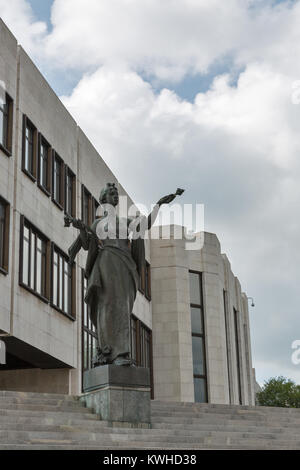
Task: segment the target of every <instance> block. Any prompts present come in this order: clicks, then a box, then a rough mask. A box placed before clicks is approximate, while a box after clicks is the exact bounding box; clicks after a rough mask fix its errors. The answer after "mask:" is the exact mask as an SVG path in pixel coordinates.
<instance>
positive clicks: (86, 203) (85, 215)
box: [81, 185, 92, 225]
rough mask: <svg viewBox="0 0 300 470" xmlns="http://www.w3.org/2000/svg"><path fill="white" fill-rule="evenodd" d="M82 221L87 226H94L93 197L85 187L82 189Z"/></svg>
mask: <svg viewBox="0 0 300 470" xmlns="http://www.w3.org/2000/svg"><path fill="white" fill-rule="evenodd" d="M81 219H82V221H83V222H84V223H85V224H86V225H91V224H92V195H91V193H90V192H89V190H88V189H86V187H85V186H84V185H82V188H81Z"/></svg>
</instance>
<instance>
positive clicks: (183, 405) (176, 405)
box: [151, 400, 300, 415]
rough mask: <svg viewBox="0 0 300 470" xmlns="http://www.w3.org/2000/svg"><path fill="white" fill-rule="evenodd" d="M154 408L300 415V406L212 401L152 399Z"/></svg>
mask: <svg viewBox="0 0 300 470" xmlns="http://www.w3.org/2000/svg"><path fill="white" fill-rule="evenodd" d="M151 407H152V409H156V408H163V409H165V410H166V409H170V410H176V409H184V410H186V411H188V410H189V409H192V410H205V409H208V410H210V411H212V412H213V411H214V410H222V411H226V410H227V411H228V412H231V411H235V410H238V411H243V410H245V411H247V410H248V411H258V410H260V411H263V412H268V411H270V412H274V413H293V414H299V415H300V408H283V407H274V406H250V405H223V404H212V403H191V402H163V401H160V400H151Z"/></svg>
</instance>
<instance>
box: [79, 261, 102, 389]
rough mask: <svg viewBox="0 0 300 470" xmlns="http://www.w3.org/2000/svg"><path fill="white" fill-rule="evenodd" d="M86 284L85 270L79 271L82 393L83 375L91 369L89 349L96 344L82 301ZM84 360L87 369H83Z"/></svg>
mask: <svg viewBox="0 0 300 470" xmlns="http://www.w3.org/2000/svg"><path fill="white" fill-rule="evenodd" d="M86 282H87V278H86V276H85V270H84V269H83V268H82V269H81V317H82V318H81V324H82V334H81V371H82V391H84V390H83V373H84V372H85V371H86V370H89V369H90V368H92V360H93V354H92V348H91V347H90V346H91V345H92V343H93V341H95V342H96V344H97V343H98V338H97V333H96V329H95V327H94V326H93V324H92V321H91V319H90V316H89V308H88V305H87V304H86V303H85V301H84V297H85V283H86ZM85 316H86V319H87V323H85ZM85 337H86V338H87V356H85V342H84V340H85ZM85 360H86V361H87V364H88V365H89V367H85V365H86V364H85Z"/></svg>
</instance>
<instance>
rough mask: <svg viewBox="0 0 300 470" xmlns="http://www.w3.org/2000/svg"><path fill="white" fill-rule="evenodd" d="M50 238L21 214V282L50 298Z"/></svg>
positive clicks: (38, 293)
mask: <svg viewBox="0 0 300 470" xmlns="http://www.w3.org/2000/svg"><path fill="white" fill-rule="evenodd" d="M48 283H49V240H48V239H47V238H46V237H45V236H44V235H43V234H42V233H41V232H40V231H39V230H38V229H36V228H35V227H34V226H33V225H32V224H30V223H29V222H28V221H27V220H26V219H25V218H24V217H23V216H21V265H20V284H21V285H22V286H23V287H25V288H27V289H28V290H30V291H31V292H33V293H35V294H37V295H38V296H40V297H41V298H42V299H43V300H47V299H48V298H49V284H48Z"/></svg>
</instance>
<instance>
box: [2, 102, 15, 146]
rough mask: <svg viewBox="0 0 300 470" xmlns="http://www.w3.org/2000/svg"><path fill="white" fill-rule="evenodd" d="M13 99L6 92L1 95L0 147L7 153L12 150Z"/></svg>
mask: <svg viewBox="0 0 300 470" xmlns="http://www.w3.org/2000/svg"><path fill="white" fill-rule="evenodd" d="M12 127H13V100H12V99H11V98H10V96H9V95H8V94H7V93H5V94H4V96H3V97H2V96H0V148H1V150H3V151H4V152H5V153H6V154H7V155H11V152H12Z"/></svg>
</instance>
